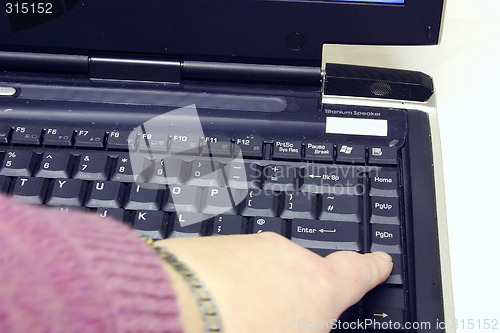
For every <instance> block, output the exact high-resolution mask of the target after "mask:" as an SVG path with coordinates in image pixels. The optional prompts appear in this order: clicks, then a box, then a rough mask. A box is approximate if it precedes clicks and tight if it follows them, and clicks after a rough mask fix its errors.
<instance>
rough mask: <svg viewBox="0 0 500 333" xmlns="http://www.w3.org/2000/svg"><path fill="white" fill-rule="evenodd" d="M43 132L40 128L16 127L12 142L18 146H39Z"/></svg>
mask: <svg viewBox="0 0 500 333" xmlns="http://www.w3.org/2000/svg"><path fill="white" fill-rule="evenodd" d="M42 131H43V130H42V128H41V127H39V126H18V127H14V132H13V133H12V138H11V141H10V142H11V143H13V144H18V145H31V146H38V145H39V144H40V142H41V139H42Z"/></svg>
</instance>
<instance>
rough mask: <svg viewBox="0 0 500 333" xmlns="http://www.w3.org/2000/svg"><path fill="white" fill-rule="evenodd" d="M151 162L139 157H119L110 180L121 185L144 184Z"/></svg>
mask: <svg viewBox="0 0 500 333" xmlns="http://www.w3.org/2000/svg"><path fill="white" fill-rule="evenodd" d="M149 166H150V162H149V160H147V159H145V158H143V157H142V156H138V155H130V156H118V157H117V158H116V159H115V164H114V166H113V171H112V172H111V177H110V180H112V181H117V182H121V183H133V182H138V183H141V182H144V181H146V179H147V178H148V167H149Z"/></svg>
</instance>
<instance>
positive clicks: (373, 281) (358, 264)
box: [325, 251, 392, 309]
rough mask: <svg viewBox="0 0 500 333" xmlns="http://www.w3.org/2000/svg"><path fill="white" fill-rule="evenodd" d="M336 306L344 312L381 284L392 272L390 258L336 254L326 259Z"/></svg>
mask: <svg viewBox="0 0 500 333" xmlns="http://www.w3.org/2000/svg"><path fill="white" fill-rule="evenodd" d="M325 259H326V261H327V266H328V268H329V271H330V274H331V277H332V279H333V285H334V287H335V289H336V292H337V295H338V298H337V302H338V303H337V304H339V306H341V307H343V309H347V308H348V307H350V306H351V305H353V304H355V303H357V302H358V301H359V300H360V299H361V298H362V297H363V296H364V295H365V294H366V293H367V292H368V291H369V290H371V289H373V288H374V287H376V286H377V285H379V284H381V283H382V282H384V281H385V280H386V279H387V278H388V277H389V275H390V273H391V270H392V258H391V256H390V255H388V254H387V253H385V252H373V253H366V254H359V253H355V252H348V251H340V252H335V253H332V254H330V255H329V256H327V257H326V258H325Z"/></svg>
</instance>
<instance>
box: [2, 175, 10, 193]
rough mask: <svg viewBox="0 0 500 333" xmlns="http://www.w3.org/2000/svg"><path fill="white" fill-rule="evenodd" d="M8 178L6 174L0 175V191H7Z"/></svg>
mask: <svg viewBox="0 0 500 333" xmlns="http://www.w3.org/2000/svg"><path fill="white" fill-rule="evenodd" d="M9 186H10V178H9V177H6V176H0V193H7V192H8V191H9Z"/></svg>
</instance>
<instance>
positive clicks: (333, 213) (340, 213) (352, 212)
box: [319, 194, 363, 223]
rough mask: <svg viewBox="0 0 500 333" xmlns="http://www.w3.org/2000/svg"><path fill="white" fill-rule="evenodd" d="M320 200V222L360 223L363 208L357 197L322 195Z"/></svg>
mask: <svg viewBox="0 0 500 333" xmlns="http://www.w3.org/2000/svg"><path fill="white" fill-rule="evenodd" d="M319 200H320V213H319V219H320V220H330V221H337V222H356V223H360V222H361V215H362V211H363V206H362V203H361V197H360V196H358V195H336V194H323V195H321V196H320V198H319Z"/></svg>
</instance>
